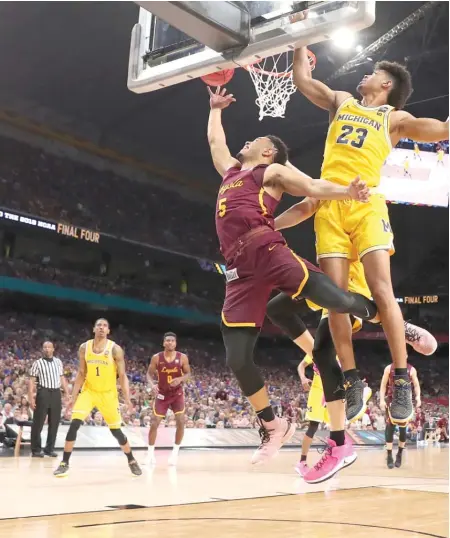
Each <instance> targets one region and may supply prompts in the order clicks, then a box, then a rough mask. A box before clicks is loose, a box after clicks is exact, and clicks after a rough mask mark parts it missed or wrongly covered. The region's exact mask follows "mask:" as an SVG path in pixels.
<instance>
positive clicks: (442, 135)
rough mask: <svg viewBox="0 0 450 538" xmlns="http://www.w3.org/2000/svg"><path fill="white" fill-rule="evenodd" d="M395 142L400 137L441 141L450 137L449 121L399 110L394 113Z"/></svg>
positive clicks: (392, 121) (392, 120)
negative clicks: (416, 116)
mask: <svg viewBox="0 0 450 538" xmlns="http://www.w3.org/2000/svg"><path fill="white" fill-rule="evenodd" d="M392 116H393V118H392V119H391V125H392V123H393V124H394V125H392V130H393V133H392V134H394V140H393V143H394V144H396V143H397V142H398V141H399V140H400V138H411V139H412V140H416V141H417V142H440V141H441V140H448V138H449V123H448V120H447V121H439V120H435V119H433V118H415V117H414V116H413V115H412V114H410V113H409V112H405V111H404V110H398V111H395V112H393V113H392Z"/></svg>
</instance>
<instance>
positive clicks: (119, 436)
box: [109, 428, 127, 446]
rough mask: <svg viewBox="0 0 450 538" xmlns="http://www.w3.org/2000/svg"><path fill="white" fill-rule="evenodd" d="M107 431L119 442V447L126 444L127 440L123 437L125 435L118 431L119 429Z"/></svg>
mask: <svg viewBox="0 0 450 538" xmlns="http://www.w3.org/2000/svg"><path fill="white" fill-rule="evenodd" d="M109 431H110V432H111V433H112V434H113V435H114V437H115V438H116V439H117V441H118V442H119V445H120V446H123V445H125V444H126V442H127V438H126V436H125V434H124V433H123V431H122V430H121V429H120V428H116V429H114V430H112V429H111V428H110V429H109Z"/></svg>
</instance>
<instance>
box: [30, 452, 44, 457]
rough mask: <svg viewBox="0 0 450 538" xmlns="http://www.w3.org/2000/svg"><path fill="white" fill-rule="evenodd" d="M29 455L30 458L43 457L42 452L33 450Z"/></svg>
mask: <svg viewBox="0 0 450 538" xmlns="http://www.w3.org/2000/svg"><path fill="white" fill-rule="evenodd" d="M31 457H32V458H43V457H44V453H43V452H33V453H32V454H31Z"/></svg>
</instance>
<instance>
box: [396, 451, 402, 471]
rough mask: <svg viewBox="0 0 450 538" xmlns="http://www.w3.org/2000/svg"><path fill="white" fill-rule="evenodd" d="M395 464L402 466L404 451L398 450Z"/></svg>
mask: <svg viewBox="0 0 450 538" xmlns="http://www.w3.org/2000/svg"><path fill="white" fill-rule="evenodd" d="M395 466H396V467H397V468H398V467H401V466H402V453H401V452H397V456H396V457H395Z"/></svg>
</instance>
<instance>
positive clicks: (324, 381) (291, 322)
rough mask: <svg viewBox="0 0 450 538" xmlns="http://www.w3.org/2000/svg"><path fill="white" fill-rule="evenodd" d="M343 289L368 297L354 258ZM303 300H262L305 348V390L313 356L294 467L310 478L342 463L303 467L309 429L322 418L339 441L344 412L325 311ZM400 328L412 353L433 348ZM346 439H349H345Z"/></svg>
mask: <svg viewBox="0 0 450 538" xmlns="http://www.w3.org/2000/svg"><path fill="white" fill-rule="evenodd" d="M318 207H319V201H318V200H314V199H311V198H305V199H304V200H302V201H301V202H299V203H297V204H295V205H294V206H292V207H291V208H289V209H288V210H286V211H285V212H284V213H282V214H281V215H279V216H277V217H276V218H275V229H277V230H282V229H285V228H290V227H293V226H296V225H297V224H300V223H301V222H303V221H304V220H306V219H308V218H310V217H311V216H312V215H313V214H314V213H315V211H316V210H317V209H318ZM348 289H349V290H350V291H352V292H353V293H359V294H361V295H363V296H365V297H368V298H369V297H370V290H369V288H368V285H367V282H366V279H365V275H364V266H363V264H362V263H361V262H360V261H359V260H355V261H353V262H352V263H351V264H350V268H349V281H348ZM303 303H304V304H302V303H301V302H298V301H293V300H292V299H291V298H290V297H288V296H287V295H285V294H279V295H277V296H276V297H274V298H273V299H272V300H271V301H270V302H269V304H268V305H267V315H268V317H269V318H270V319H271V321H272V322H273V323H274V324H275V325H277V326H278V327H280V328H281V329H282V330H283V331H284V332H285V333H286V334H287V335H288V336H289V337H290V338H291V339H292V341H293V342H294V343H295V344H296V345H297V346H298V347H300V349H302V351H304V352H305V353H306V355H307V356H306V357H305V359H304V360H303V361H302V362H301V363H300V365H299V375H300V378H301V380H302V385H303V386H304V388H305V390H309V380H307V379H306V377H305V375H304V369H305V367H306V364H309V359H308V356H309V357H312V356H313V357H314V362H315V363H316V365H315V368H314V370H315V376H314V379H313V385H312V387H311V391H310V394H309V397H308V404H307V405H308V413H307V416H306V418H307V420H308V421H309V425H308V430H307V432H306V435H305V437H304V439H303V442H302V456H301V459H300V461H299V462H298V464H297V465H296V467H295V469H296V471H297V472H298V473H299V474H300V475H301V476H303V478H304V479H305V481H306V482H311V483H316V482H319V481H323V480H327V479H329V478H331V477H332V476H333V475H334V474H335V473H336V472H337V471H338V470H339V469H340V468H342V467H339V465H332V466H329V469H328V471H326V470H325V466H322V465H316V467H318V471H317V472H316V470H315V468H314V469H309V468H308V466H307V464H306V456H307V453H308V450H309V448H310V446H311V443H312V440H313V437H314V434H315V432H316V431H317V428H318V426H319V424H320V422H322V421H325V422H327V423H328V422H329V424H330V439H331V441H333V443H336V444H337V446H338V447H339V443H344V442H345V433H344V428H345V413H344V403H343V401H342V399H343V397H344V392H343V389H342V388H341V387H342V386H343V385H344V380H343V377H342V372H341V369H340V368H339V367H337V361H336V350H335V348H334V346H333V340H332V338H331V333H330V330H329V324H328V311H327V310H325V309H321V308H320V307H319V306H318V305H316V304H314V303H312V302H311V301H308V300H306V301H304V302H303ZM308 308H309V309H310V310H313V311H317V310H322V319H321V320H320V323H319V326H318V328H317V331H316V334H315V338H314V339H313V337H312V335H311V334H310V332H309V331H308V330H307V329H306V326H305V324H304V323H303V321H302V319H301V316H302V315H303V313H304V311H306V310H307V309H308ZM371 322H372V323H378V322H379V320H378V319H376V318H375V319H372V320H371ZM361 328H362V320H361V319H357V318H354V317H352V332H357V331H359V330H360V329H361ZM404 331H405V335H406V341H407V342H408V343H409V344H410V345H411V346H412V347H413V348H414V349H415V350H416V351H417V352H418V353H422V354H424V355H431V354H433V353H434V352H435V351H436V348H437V342H436V339H435V338H434V337H433V336H432V335H431V334H430V333H428V331H425V330H424V329H421V328H419V327H416V326H414V325H412V324H410V323H406V322H405V324H404ZM311 360H312V359H311ZM316 366H317V367H318V368H316ZM319 370H320V376H319ZM370 396H371V390H370V388H369V387H366V386H364V389H363V407H362V409H360V410H359V412H358V413H353V414H352V415H351V416H350V420H349V422H352V421H355V420H358V419H359V418H360V417H361V416H362V415H363V414H364V412H365V410H366V406H367V401H368V399H369V398H370ZM350 403H351V400H350ZM347 404H348V402H347ZM347 442H349V441H348V440H347ZM319 463H320V462H319Z"/></svg>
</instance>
